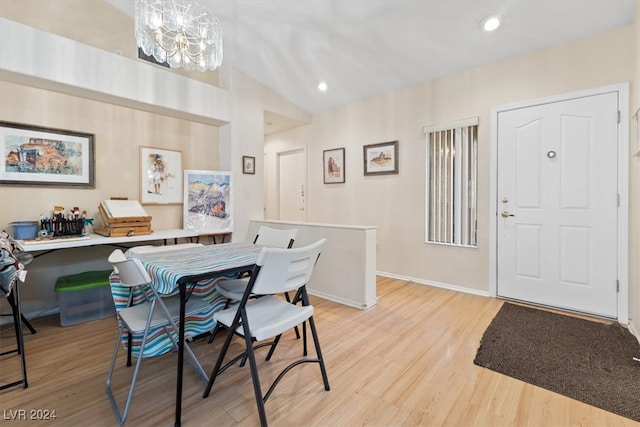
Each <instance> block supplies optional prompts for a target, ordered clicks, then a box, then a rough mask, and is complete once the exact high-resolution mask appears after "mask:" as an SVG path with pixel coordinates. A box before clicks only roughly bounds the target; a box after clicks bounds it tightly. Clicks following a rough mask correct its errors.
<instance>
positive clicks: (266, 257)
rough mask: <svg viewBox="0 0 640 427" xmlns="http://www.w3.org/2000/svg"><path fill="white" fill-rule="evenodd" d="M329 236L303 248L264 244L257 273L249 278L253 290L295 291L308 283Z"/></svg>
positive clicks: (275, 292) (272, 291) (264, 291)
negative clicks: (286, 247) (273, 246)
mask: <svg viewBox="0 0 640 427" xmlns="http://www.w3.org/2000/svg"><path fill="white" fill-rule="evenodd" d="M326 241H327V239H320V240H318V241H317V242H315V243H313V244H311V245H308V246H303V247H301V248H293V249H282V248H270V247H265V248H262V251H261V252H260V255H259V256H258V260H257V261H256V266H257V268H256V270H258V269H259V270H258V271H257V274H254V275H252V277H251V280H250V282H249V284H250V286H249V287H250V289H251V291H250V292H251V293H253V294H257V295H269V294H277V293H282V292H288V291H293V290H295V289H298V288H300V287H302V286H304V285H306V284H307V283H308V282H309V280H310V279H311V274H312V273H313V268H314V267H315V264H316V261H317V260H318V257H319V256H320V252H321V251H322V247H323V246H324V244H325V243H326Z"/></svg>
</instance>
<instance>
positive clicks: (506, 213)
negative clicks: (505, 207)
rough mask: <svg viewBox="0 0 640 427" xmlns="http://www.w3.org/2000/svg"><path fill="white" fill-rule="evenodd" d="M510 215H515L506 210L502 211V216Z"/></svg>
mask: <svg viewBox="0 0 640 427" xmlns="http://www.w3.org/2000/svg"><path fill="white" fill-rule="evenodd" d="M510 216H515V215H514V214H510V213H509V212H507V211H502V218H509V217H510Z"/></svg>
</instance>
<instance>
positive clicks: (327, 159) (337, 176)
mask: <svg viewBox="0 0 640 427" xmlns="http://www.w3.org/2000/svg"><path fill="white" fill-rule="evenodd" d="M322 169H323V176H324V183H325V184H342V183H344V148H334V149H333V150H324V151H323V152H322Z"/></svg>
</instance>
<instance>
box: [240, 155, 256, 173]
mask: <svg viewBox="0 0 640 427" xmlns="http://www.w3.org/2000/svg"><path fill="white" fill-rule="evenodd" d="M242 173H248V174H251V175H253V174H254V173H256V158H255V157H250V156H242Z"/></svg>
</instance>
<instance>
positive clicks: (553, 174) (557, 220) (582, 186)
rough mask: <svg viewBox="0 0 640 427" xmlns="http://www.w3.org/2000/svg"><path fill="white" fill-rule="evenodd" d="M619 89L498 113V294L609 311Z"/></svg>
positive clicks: (613, 285) (613, 307)
mask: <svg viewBox="0 0 640 427" xmlns="http://www.w3.org/2000/svg"><path fill="white" fill-rule="evenodd" d="M617 144H618V94H617V93H616V92H612V93H606V94H601V95H594V96H587V97H582V98H576V99H572V100H567V101H560V102H554V103H549V104H543V105H538V106H532V107H527V108H520V109H514V110H509V111H504V112H500V113H499V114H498V188H497V191H498V193H497V196H498V200H497V203H498V206H497V228H496V229H497V232H498V236H497V252H498V253H497V263H498V266H497V273H498V277H497V294H498V295H499V296H502V297H506V298H511V299H516V300H521V301H527V302H532V303H537V304H542V305H547V306H552V307H559V308H564V309H569V310H575V311H580V312H584V313H590V314H596V315H601V316H606V317H614V318H615V317H616V315H617V227H618V222H617V218H618V216H617V210H618V204H619V201H618V187H617V177H618V172H617V167H618V166H617V158H618V146H617Z"/></svg>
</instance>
